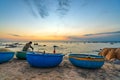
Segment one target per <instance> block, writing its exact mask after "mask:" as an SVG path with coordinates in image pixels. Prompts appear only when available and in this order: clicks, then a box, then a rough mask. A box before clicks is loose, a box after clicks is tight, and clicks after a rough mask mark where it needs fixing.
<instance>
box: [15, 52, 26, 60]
mask: <svg viewBox="0 0 120 80" xmlns="http://www.w3.org/2000/svg"><path fill="white" fill-rule="evenodd" d="M16 57H17V58H18V59H26V52H24V51H19V52H17V53H16Z"/></svg>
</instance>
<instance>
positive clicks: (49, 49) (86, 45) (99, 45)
mask: <svg viewBox="0 0 120 80" xmlns="http://www.w3.org/2000/svg"><path fill="white" fill-rule="evenodd" d="M14 43H18V44H17V47H9V48H8V49H10V50H11V51H15V52H16V51H21V50H22V48H23V46H24V45H25V44H26V43H27V42H0V48H5V47H6V44H8V45H9V44H14ZM34 43H38V45H34ZM54 45H55V46H58V47H56V53H63V54H69V53H80V54H81V53H84V54H98V53H99V51H100V49H103V48H106V47H108V48H120V43H119V42H118V43H111V42H80V41H39V42H33V44H32V46H33V47H34V51H39V52H44V51H45V52H46V53H53V46H54Z"/></svg>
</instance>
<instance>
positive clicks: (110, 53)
mask: <svg viewBox="0 0 120 80" xmlns="http://www.w3.org/2000/svg"><path fill="white" fill-rule="evenodd" d="M99 55H101V56H104V57H105V59H106V60H111V59H120V48H104V49H103V50H102V51H101V52H100V53H99Z"/></svg>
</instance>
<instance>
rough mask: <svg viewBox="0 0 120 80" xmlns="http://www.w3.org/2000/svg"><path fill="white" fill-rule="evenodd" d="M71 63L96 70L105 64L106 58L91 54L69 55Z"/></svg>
mask: <svg viewBox="0 0 120 80" xmlns="http://www.w3.org/2000/svg"><path fill="white" fill-rule="evenodd" d="M69 61H70V62H71V63H72V64H73V65H74V66H77V67H81V68H90V69H96V68H101V67H102V66H103V64H104V57H103V56H98V55H89V54H69Z"/></svg>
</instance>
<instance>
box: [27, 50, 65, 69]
mask: <svg viewBox="0 0 120 80" xmlns="http://www.w3.org/2000/svg"><path fill="white" fill-rule="evenodd" d="M63 56H64V55H62V54H47V53H46V54H32V53H30V52H27V61H28V63H29V64H30V65H31V66H33V67H41V68H50V67H56V66H58V65H59V64H60V63H61V62H62V59H63Z"/></svg>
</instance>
